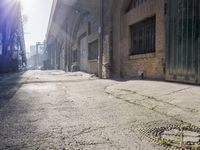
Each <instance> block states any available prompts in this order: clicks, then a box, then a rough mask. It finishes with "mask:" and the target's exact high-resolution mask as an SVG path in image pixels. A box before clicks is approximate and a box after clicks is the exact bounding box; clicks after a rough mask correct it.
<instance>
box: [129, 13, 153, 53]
mask: <svg viewBox="0 0 200 150" xmlns="http://www.w3.org/2000/svg"><path fill="white" fill-rule="evenodd" d="M155 22H156V17H155V16H153V17H150V18H147V19H145V20H144V21H141V22H139V23H136V24H134V25H132V26H130V33H131V49H130V55H137V54H145V53H151V52H155Z"/></svg>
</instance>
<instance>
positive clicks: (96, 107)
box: [0, 70, 177, 150]
mask: <svg viewBox="0 0 200 150" xmlns="http://www.w3.org/2000/svg"><path fill="white" fill-rule="evenodd" d="M123 83H126V82H123V81H115V80H99V79H97V78H94V77H91V76H90V75H88V74H85V73H81V72H77V73H65V72H63V71H37V70H34V71H27V72H25V73H18V74H14V75H8V76H5V77H2V78H1V80H0V129H1V130H0V149H9V150H10V149H11V150H18V149H19V150H21V149H22V150H23V149H24V150H26V149H30V150H35V149H39V150H43V149H59V150H60V149H61V150H65V149H66V150H94V149H95V150H121V149H124V150H129V149H130V150H153V149H155V150H157V149H162V148H161V147H160V146H159V145H157V144H155V143H153V142H151V141H150V140H148V138H147V137H145V136H143V135H141V134H140V133H139V132H138V130H137V129H138V128H141V127H142V126H144V125H148V124H154V122H155V124H156V125H158V124H160V125H162V124H163V122H171V123H175V122H177V120H176V119H174V118H173V117H170V116H167V115H165V114H162V113H159V112H156V111H154V110H153V109H152V110H151V109H148V108H146V107H142V106H141V105H138V104H137V103H130V102H129V101H128V100H127V99H129V98H130V97H129V96H130V95H131V94H133V95H132V96H136V95H135V93H136V92H132V93H130V92H129V93H128V94H127V92H128V91H126V90H121V91H120V92H122V93H123V94H122V93H120V92H119V91H117V92H118V95H116V94H108V93H107V92H108V91H107V90H108V89H110V92H111V91H112V92H113V91H114V90H113V88H111V87H113V86H115V85H120V84H123ZM122 87H123V86H122ZM111 89H112V90H111ZM105 90H106V91H105ZM120 94H121V95H120ZM124 94H125V95H126V96H128V97H126V96H124ZM160 94H163V93H160ZM116 96H118V97H116ZM140 96H141V95H139V96H138V95H137V97H140ZM119 97H120V98H121V99H122V100H120V99H119ZM149 98H150V97H149ZM151 98H152V97H151ZM143 99H144V97H143Z"/></svg>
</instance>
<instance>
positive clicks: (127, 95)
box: [105, 80, 200, 126]
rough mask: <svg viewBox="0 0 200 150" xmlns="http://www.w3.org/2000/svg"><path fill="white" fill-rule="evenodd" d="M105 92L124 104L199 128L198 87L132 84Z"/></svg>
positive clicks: (167, 83) (135, 82)
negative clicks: (137, 106) (141, 107)
mask: <svg viewBox="0 0 200 150" xmlns="http://www.w3.org/2000/svg"><path fill="white" fill-rule="evenodd" d="M105 91H106V93H108V94H109V95H112V96H114V97H116V98H118V99H121V100H124V101H126V102H128V103H132V104H135V105H140V106H143V107H146V108H148V109H151V110H153V111H156V112H159V113H162V114H165V115H167V116H171V117H173V118H174V119H177V120H183V121H185V122H187V123H191V124H194V125H196V126H200V87H199V86H193V85H186V84H178V83H169V82H160V81H142V80H134V81H126V82H120V83H119V84H115V85H112V86H109V87H107V88H106V89H105Z"/></svg>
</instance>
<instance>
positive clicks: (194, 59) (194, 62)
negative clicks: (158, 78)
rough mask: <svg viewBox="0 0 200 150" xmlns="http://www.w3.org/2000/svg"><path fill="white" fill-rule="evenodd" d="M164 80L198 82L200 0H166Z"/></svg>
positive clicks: (199, 79)
mask: <svg viewBox="0 0 200 150" xmlns="http://www.w3.org/2000/svg"><path fill="white" fill-rule="evenodd" d="M167 8H168V9H167V10H168V11H167V17H166V18H167V19H166V29H167V32H166V53H165V55H166V79H167V80H174V81H183V82H192V83H198V84H199V83H200V0H167Z"/></svg>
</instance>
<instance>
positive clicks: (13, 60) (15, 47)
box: [0, 0, 26, 73]
mask: <svg viewBox="0 0 200 150" xmlns="http://www.w3.org/2000/svg"><path fill="white" fill-rule="evenodd" d="M0 14H1V17H0V73H4V72H10V71H18V70H19V69H20V68H21V67H22V66H23V65H25V64H26V53H25V42H24V33H23V25H22V16H21V8H20V3H19V1H12V0H2V1H1V3H0Z"/></svg>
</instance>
